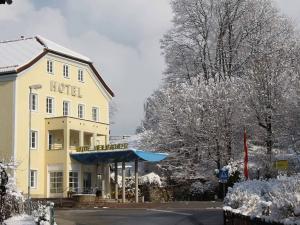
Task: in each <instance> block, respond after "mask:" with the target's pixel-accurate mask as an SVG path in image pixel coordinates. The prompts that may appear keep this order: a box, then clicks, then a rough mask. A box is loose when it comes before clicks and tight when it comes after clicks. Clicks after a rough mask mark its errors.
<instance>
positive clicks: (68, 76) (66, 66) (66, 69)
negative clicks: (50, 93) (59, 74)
mask: <svg viewBox="0 0 300 225" xmlns="http://www.w3.org/2000/svg"><path fill="white" fill-rule="evenodd" d="M64 78H70V73H69V66H68V65H64Z"/></svg>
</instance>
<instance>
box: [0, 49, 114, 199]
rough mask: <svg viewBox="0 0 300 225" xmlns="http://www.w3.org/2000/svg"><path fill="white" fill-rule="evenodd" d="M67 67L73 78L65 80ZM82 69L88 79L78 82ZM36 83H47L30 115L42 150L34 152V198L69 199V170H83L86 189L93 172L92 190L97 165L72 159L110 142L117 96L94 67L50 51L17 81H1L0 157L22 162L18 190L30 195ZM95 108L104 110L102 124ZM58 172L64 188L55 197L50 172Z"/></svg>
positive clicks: (19, 169)
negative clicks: (66, 106) (113, 101)
mask: <svg viewBox="0 0 300 225" xmlns="http://www.w3.org/2000/svg"><path fill="white" fill-rule="evenodd" d="M48 61H51V62H52V63H53V72H52V73H48V71H47V62H48ZM64 65H68V68H69V78H65V77H64V76H63V74H64V72H63V68H64ZM78 70H82V71H83V81H79V80H78ZM35 84H40V85H42V88H41V89H38V90H33V93H35V94H36V95H37V109H36V110H35V111H32V112H31V114H32V129H31V130H32V131H36V132H37V140H35V144H36V145H37V147H36V149H32V150H30V152H31V170H34V171H36V172H37V174H36V185H35V187H31V188H30V190H31V196H32V197H58V196H59V197H61V196H66V195H67V192H68V191H69V190H70V180H69V175H70V171H76V172H78V179H79V184H78V186H79V187H82V186H83V185H84V184H83V182H84V181H83V177H84V173H85V172H89V173H90V174H91V186H95V185H96V182H97V180H96V177H97V172H96V168H95V166H84V165H81V164H79V163H77V162H75V161H73V160H72V159H70V153H71V152H73V151H75V150H76V148H77V147H78V146H83V145H90V146H95V145H102V144H103V145H104V144H108V141H109V101H110V99H111V97H112V96H111V94H109V92H108V91H107V89H106V88H105V87H104V86H103V84H102V83H101V82H100V81H99V78H98V77H97V76H96V74H95V72H94V70H93V69H92V68H91V66H90V64H89V63H85V62H84V61H81V60H76V59H74V58H72V57H64V56H62V55H59V54H55V53H51V52H48V53H47V54H44V55H43V56H42V57H41V58H40V59H39V60H37V61H36V62H34V63H32V65H31V66H30V67H28V68H27V69H25V70H23V71H22V72H20V73H17V76H15V77H14V78H13V79H6V80H5V79H2V80H0V102H1V104H2V107H1V108H0V123H1V124H0V133H1V137H0V153H1V156H0V157H1V158H2V159H5V160H8V159H10V158H14V159H15V161H16V162H17V163H18V167H17V171H16V180H17V186H18V188H19V189H20V191H21V192H23V193H24V194H26V193H27V188H28V177H29V176H28V158H29V150H28V148H29V86H31V85H35ZM47 97H51V98H53V99H54V112H53V113H47V112H46V105H47V102H46V99H47ZM64 101H68V102H69V104H70V105H69V106H70V108H69V115H68V116H63V102H64ZM79 104H82V105H84V116H83V117H84V118H78V105H79ZM93 107H96V108H98V109H99V111H98V120H97V121H95V120H93V117H92V108H93ZM50 136H51V143H50V140H49V139H50ZM54 171H58V172H62V173H63V177H62V182H63V188H62V189H63V190H62V191H61V190H59V191H58V193H57V192H55V191H54V193H53V191H52V189H51V191H50V186H51V184H50V183H51V182H52V180H51V181H50V172H51V173H52V174H53V172H54ZM51 179H54V178H51ZM55 179H57V178H55ZM51 188H52V187H51Z"/></svg>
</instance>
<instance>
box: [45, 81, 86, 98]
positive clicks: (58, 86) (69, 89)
mask: <svg viewBox="0 0 300 225" xmlns="http://www.w3.org/2000/svg"><path fill="white" fill-rule="evenodd" d="M50 91H52V92H58V93H61V94H66V95H71V96H74V97H78V98H82V95H81V90H80V88H79V87H76V86H72V85H69V84H63V83H59V82H56V81H50Z"/></svg>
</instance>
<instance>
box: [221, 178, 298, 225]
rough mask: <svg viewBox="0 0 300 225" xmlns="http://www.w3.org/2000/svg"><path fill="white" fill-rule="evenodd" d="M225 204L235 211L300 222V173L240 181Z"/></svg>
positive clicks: (229, 190)
mask: <svg viewBox="0 0 300 225" xmlns="http://www.w3.org/2000/svg"><path fill="white" fill-rule="evenodd" d="M224 205H225V206H224V210H228V211H232V212H234V213H239V214H243V215H247V216H251V217H260V218H264V219H265V220H269V221H277V222H282V223H285V224H292V223H293V224H299V225H300V215H299V214H300V176H299V175H298V176H293V177H279V178H278V179H270V180H268V181H265V180H250V181H244V182H241V183H236V184H235V185H234V186H233V188H229V189H228V193H227V196H226V198H225V199H224Z"/></svg>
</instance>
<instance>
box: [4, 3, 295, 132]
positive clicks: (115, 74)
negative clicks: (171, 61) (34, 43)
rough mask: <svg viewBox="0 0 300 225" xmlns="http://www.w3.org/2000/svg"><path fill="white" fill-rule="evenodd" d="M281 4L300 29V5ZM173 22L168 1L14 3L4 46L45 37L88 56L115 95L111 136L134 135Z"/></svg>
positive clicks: (161, 65)
mask: <svg viewBox="0 0 300 225" xmlns="http://www.w3.org/2000/svg"><path fill="white" fill-rule="evenodd" d="M276 2H278V5H279V6H280V8H281V9H282V10H283V11H284V12H285V13H287V14H288V15H290V16H292V17H294V18H295V22H297V23H300V0H276ZM171 19H172V12H171V9H170V5H169V0H14V2H13V4H12V5H10V6H7V5H0V30H1V35H0V40H6V39H15V38H18V37H20V36H21V35H25V36H34V35H36V34H40V35H42V36H44V37H46V38H48V39H50V40H53V41H55V42H57V43H59V44H62V45H64V46H66V47H69V48H71V49H73V50H75V51H78V52H80V53H82V54H85V55H87V56H88V57H89V58H91V59H92V60H93V61H94V64H95V65H96V67H97V68H98V69H99V71H100V73H101V75H102V77H103V78H104V80H105V81H106V82H107V83H108V85H109V86H110V87H111V89H113V91H114V92H115V94H116V97H115V102H116V104H117V107H118V112H117V114H116V115H115V118H114V119H113V121H114V122H115V124H114V125H112V126H111V129H112V132H111V134H112V135H123V134H132V133H134V131H135V129H136V127H137V126H138V125H139V124H140V121H141V119H142V118H143V103H144V101H145V99H146V98H147V97H148V96H149V95H150V94H151V93H152V91H153V90H154V89H156V88H157V87H158V86H159V84H160V82H161V79H162V71H163V70H164V59H163V56H162V55H161V50H160V43H159V40H160V39H161V38H162V36H163V34H164V33H165V32H166V31H167V30H168V29H169V28H170V26H171V22H170V21H171Z"/></svg>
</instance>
